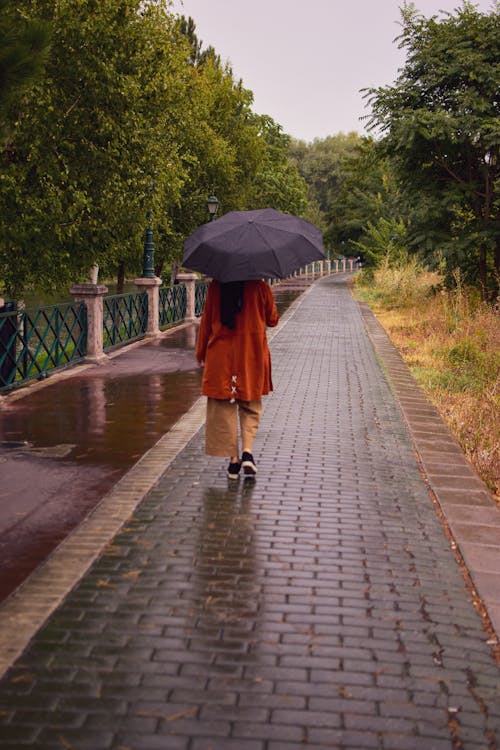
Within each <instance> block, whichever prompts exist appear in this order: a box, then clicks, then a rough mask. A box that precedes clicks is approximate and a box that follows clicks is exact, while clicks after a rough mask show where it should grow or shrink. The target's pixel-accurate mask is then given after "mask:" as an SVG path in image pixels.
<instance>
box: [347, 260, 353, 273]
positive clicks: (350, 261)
mask: <svg viewBox="0 0 500 750" xmlns="http://www.w3.org/2000/svg"><path fill="white" fill-rule="evenodd" d="M347 262H348V263H349V271H353V270H354V269H353V265H354V261H353V259H352V258H349V260H348V261H347Z"/></svg>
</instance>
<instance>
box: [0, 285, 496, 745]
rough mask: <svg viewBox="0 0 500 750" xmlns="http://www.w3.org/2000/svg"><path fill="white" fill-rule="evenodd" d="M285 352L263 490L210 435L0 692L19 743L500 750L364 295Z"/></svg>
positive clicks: (280, 354)
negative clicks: (236, 473)
mask: <svg viewBox="0 0 500 750" xmlns="http://www.w3.org/2000/svg"><path fill="white" fill-rule="evenodd" d="M271 349H272V356H273V368H274V383H275V391H274V393H273V395H272V396H270V397H269V398H268V399H267V401H266V407H265V411H264V417H263V421H262V426H261V429H260V431H259V433H258V436H257V441H256V445H255V456H256V458H257V460H258V467H259V474H258V477H257V480H256V482H255V483H252V484H249V483H245V482H243V481H240V482H237V483H234V482H233V483H230V484H229V486H228V480H227V478H226V475H225V465H224V464H223V462H222V461H221V460H220V459H213V458H209V457H206V456H205V455H204V451H203V432H202V431H200V432H198V433H197V434H196V435H195V436H194V437H193V439H192V440H191V441H190V442H189V443H188V444H187V445H186V447H185V448H184V449H183V450H182V452H181V453H180V454H179V455H178V457H177V458H176V459H175V460H174V461H173V462H172V464H171V465H170V467H169V469H168V470H167V471H166V472H165V473H164V475H163V476H162V478H161V479H160V480H159V482H158V484H157V485H156V487H155V488H153V489H152V490H151V491H150V492H149V493H148V495H147V496H146V498H145V500H144V502H143V503H142V504H141V505H140V506H139V508H138V509H137V511H136V513H135V514H134V516H133V518H132V519H131V520H130V521H129V522H128V523H127V524H126V525H125V526H124V528H123V529H122V530H121V532H120V533H119V534H118V536H117V537H116V538H115V539H114V540H113V542H112V544H111V545H110V546H109V547H108V548H107V550H106V552H105V554H104V555H103V556H102V557H101V558H100V559H99V560H98V561H97V562H96V563H95V565H94V566H93V568H92V569H91V570H90V571H89V573H88V574H87V575H86V576H85V577H84V578H83V580H82V581H81V583H80V584H79V585H78V586H77V587H76V588H75V589H74V590H73V592H72V593H71V594H70V595H69V596H68V597H67V599H66V601H65V602H64V604H63V605H62V606H61V607H60V609H59V610H58V611H57V612H56V613H55V614H54V615H53V617H52V618H51V619H50V621H49V623H48V624H47V626H46V627H45V628H43V629H42V630H41V631H40V632H39V634H38V635H37V636H36V638H35V639H34V640H33V642H32V644H31V645H30V647H29V648H28V649H27V651H26V652H25V654H24V655H23V656H22V658H21V659H20V660H19V661H18V662H17V664H16V665H15V666H14V668H13V669H12V670H11V671H10V672H9V673H8V674H7V675H6V677H5V678H4V680H3V681H2V683H0V722H1V723H2V725H3V726H2V731H1V733H0V748H7V747H13V746H15V743H16V742H18V743H21V742H24V743H30V742H31V743H35V745H36V747H38V748H40V749H44V750H45V749H47V750H48V749H49V748H50V749H52V748H59V747H61V746H65V747H73V748H75V750H84V749H87V748H88V749H89V750H90V749H92V750H98V749H99V748H118V747H130V748H134V750H141V748H143V749H147V750H153V749H154V748H182V749H183V750H209V748H217V750H226V749H227V748H230V749H231V750H285V749H286V750H293V749H294V748H297V750H299V748H300V749H301V750H303V749H304V747H306V748H314V747H329V748H350V749H351V750H353V749H354V748H356V750H358V748H377V749H378V750H380V749H382V750H388V749H389V748H392V749H393V750H395V749H397V750H404V749H405V748H408V749H411V750H429V749H430V748H432V749H433V750H451V748H458V747H463V748H465V749H466V750H479V749H481V750H492V749H493V748H496V747H498V746H499V741H500V692H499V685H500V680H499V676H500V674H499V669H498V666H497V664H496V662H495V660H494V658H493V655H492V652H491V649H490V647H489V645H488V644H487V642H486V639H487V636H486V634H485V632H484V630H483V628H482V624H481V620H480V617H479V615H478V614H477V612H476V610H475V608H474V606H473V602H472V597H471V595H470V592H469V590H468V589H467V586H466V584H465V581H464V578H463V576H462V574H461V571H460V569H459V567H458V565H457V563H456V561H455V558H454V556H453V554H452V551H451V550H450V546H449V543H448V541H447V538H446V536H445V533H444V530H443V527H442V525H441V522H440V520H439V518H438V517H437V515H436V513H435V511H434V508H433V505H432V503H431V500H430V497H429V494H428V490H427V487H426V485H425V483H424V481H423V480H422V477H421V475H420V473H419V470H418V466H417V463H416V459H415V456H414V453H413V448H412V444H411V443H410V440H409V438H408V435H407V433H406V430H405V427H404V425H403V422H402V419H401V416H400V413H399V410H398V408H397V406H396V403H395V400H394V397H393V395H392V393H391V390H390V388H389V385H388V383H387V381H386V380H385V378H384V376H383V373H382V370H381V368H380V366H379V363H378V362H377V359H376V356H375V354H374V351H373V349H372V347H371V344H370V342H369V340H368V337H367V334H366V330H365V328H364V326H363V322H362V319H361V315H360V312H359V308H358V307H357V305H356V304H355V302H354V301H353V300H352V298H351V296H350V294H349V292H348V290H347V288H346V287H345V285H344V283H343V282H341V281H340V280H339V279H336V278H335V277H330V278H328V279H325V280H322V281H321V282H320V283H318V284H316V285H315V286H314V287H311V289H310V290H309V292H308V293H306V294H305V295H304V296H303V298H302V301H301V304H300V305H299V306H298V307H297V309H296V311H295V313H294V315H292V316H291V317H290V318H289V319H288V322H287V323H286V324H285V325H284V326H283V327H282V328H281V329H280V330H279V332H278V333H277V335H276V336H275V337H274V338H273V340H272V342H271Z"/></svg>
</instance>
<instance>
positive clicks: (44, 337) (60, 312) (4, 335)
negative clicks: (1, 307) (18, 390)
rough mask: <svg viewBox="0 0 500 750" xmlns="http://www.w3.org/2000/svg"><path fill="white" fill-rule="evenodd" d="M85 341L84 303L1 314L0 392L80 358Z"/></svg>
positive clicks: (84, 351)
mask: <svg viewBox="0 0 500 750" xmlns="http://www.w3.org/2000/svg"><path fill="white" fill-rule="evenodd" d="M86 344H87V310H86V307H85V305H84V304H83V303H80V302H74V303H67V304H62V305H51V306H49V307H40V308H38V309H36V310H21V311H19V312H17V311H12V312H4V313H0V391H4V390H8V389H9V388H13V387H15V386H18V385H21V384H22V383H25V382H27V381H29V380H33V379H36V378H40V379H41V378H43V377H46V375H47V373H49V372H50V371H52V370H55V369H56V368H57V369H59V368H62V367H65V366H67V365H70V364H75V363H76V362H79V361H81V360H82V359H83V357H84V356H85V353H86Z"/></svg>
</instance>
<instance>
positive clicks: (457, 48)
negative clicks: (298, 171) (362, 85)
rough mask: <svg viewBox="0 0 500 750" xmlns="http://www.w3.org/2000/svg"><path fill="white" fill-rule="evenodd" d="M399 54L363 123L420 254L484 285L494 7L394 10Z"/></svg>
mask: <svg viewBox="0 0 500 750" xmlns="http://www.w3.org/2000/svg"><path fill="white" fill-rule="evenodd" d="M402 21H403V24H402V33H401V36H400V39H399V42H400V46H401V47H403V48H405V49H406V53H407V58H406V63H405V65H404V67H403V68H402V70H401V74H400V76H399V78H398V79H397V81H396V83H395V84H394V85H393V86H387V87H382V88H378V89H370V90H369V91H368V92H367V96H368V99H369V102H370V104H371V106H372V116H371V127H372V128H373V129H378V130H379V131H380V133H381V135H382V139H381V142H380V150H381V152H382V153H383V154H384V155H386V156H388V157H389V158H390V159H391V163H392V165H393V168H394V169H395V171H396V173H397V176H398V178H399V183H400V186H401V190H402V199H403V209H404V211H405V215H406V216H407V224H408V226H410V227H411V229H410V232H409V241H410V243H411V246H412V247H413V248H415V249H419V250H422V251H424V252H425V253H426V254H427V255H428V256H429V255H430V254H431V253H432V252H433V251H435V250H436V249H439V250H440V251H441V255H442V257H444V258H445V260H446V263H447V267H448V269H449V270H451V269H453V268H454V267H455V266H457V265H459V266H460V267H461V268H462V269H463V270H464V271H466V272H467V274H468V277H469V279H476V280H479V282H480V284H481V286H482V288H483V291H486V287H487V284H488V273H489V272H491V271H492V270H493V266H495V268H496V271H497V272H498V270H499V264H500V219H499V209H500V192H499V187H500V179H499V176H500V175H499V166H500V164H499V156H500V153H499V149H500V112H499V100H498V82H499V80H500V12H499V5H498V3H495V5H494V9H493V10H492V12H491V13H489V14H485V13H480V12H479V11H477V10H476V8H475V6H474V5H473V4H472V3H470V2H467V0H464V2H463V3H462V6H461V7H459V8H457V9H456V10H455V11H454V13H447V14H445V15H444V17H442V18H438V17H436V16H433V17H432V18H429V19H427V18H424V17H423V16H421V15H419V13H418V12H417V11H416V9H415V8H414V6H413V5H411V4H410V5H405V6H404V8H403V10H402Z"/></svg>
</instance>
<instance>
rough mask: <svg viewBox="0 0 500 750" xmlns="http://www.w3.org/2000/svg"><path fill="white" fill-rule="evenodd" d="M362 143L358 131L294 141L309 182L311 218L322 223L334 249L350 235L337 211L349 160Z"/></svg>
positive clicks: (294, 154) (299, 164)
mask: <svg viewBox="0 0 500 750" xmlns="http://www.w3.org/2000/svg"><path fill="white" fill-rule="evenodd" d="M359 143H360V137H359V136H358V134H357V133H348V134H347V135H346V134H344V133H338V134H337V135H331V136H328V137H327V138H325V139H319V138H317V139H315V140H314V141H313V142H312V143H310V144H307V143H305V142H304V141H293V142H292V144H291V148H290V151H291V156H292V159H293V160H294V162H295V163H296V165H297V168H298V171H299V174H300V175H301V176H302V177H303V178H304V180H305V181H306V183H307V185H308V195H307V198H308V204H309V213H308V215H307V218H309V217H310V218H311V219H312V220H314V223H317V224H318V225H319V226H321V228H322V229H323V231H324V233H325V239H326V241H327V244H328V245H329V246H330V248H331V249H337V250H338V249H339V248H340V247H341V243H342V242H345V241H346V240H347V239H349V237H348V236H346V235H344V234H343V233H342V231H340V230H339V226H338V223H337V221H336V211H337V205H338V200H339V195H340V192H341V190H342V186H343V183H344V180H345V176H346V171H345V168H346V164H347V163H348V161H349V160H350V159H351V158H352V157H353V156H354V155H355V154H356V153H357V148H358V146H359ZM313 217H316V218H315V219H314V218H313Z"/></svg>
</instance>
